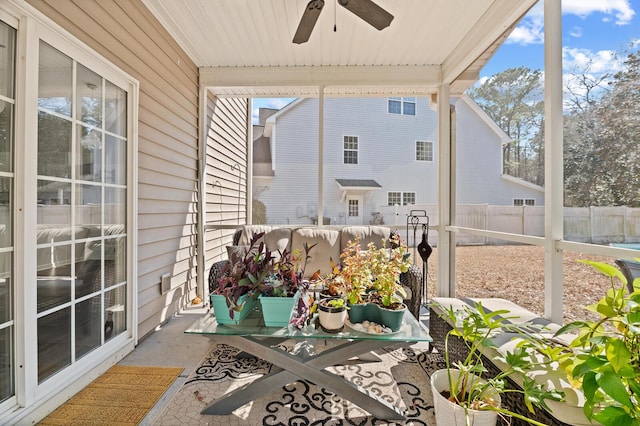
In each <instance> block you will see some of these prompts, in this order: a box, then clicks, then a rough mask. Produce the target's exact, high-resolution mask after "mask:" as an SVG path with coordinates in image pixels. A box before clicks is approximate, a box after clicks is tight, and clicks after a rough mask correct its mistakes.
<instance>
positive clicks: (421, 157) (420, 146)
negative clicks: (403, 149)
mask: <svg viewBox="0 0 640 426" xmlns="http://www.w3.org/2000/svg"><path fill="white" fill-rule="evenodd" d="M416 161H433V142H427V141H416Z"/></svg>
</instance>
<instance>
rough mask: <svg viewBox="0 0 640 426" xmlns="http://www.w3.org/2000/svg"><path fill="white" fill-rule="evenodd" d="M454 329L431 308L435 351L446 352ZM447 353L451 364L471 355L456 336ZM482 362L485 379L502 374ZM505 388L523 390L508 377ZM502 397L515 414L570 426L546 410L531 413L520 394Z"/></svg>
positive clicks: (518, 424) (520, 424) (523, 425)
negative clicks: (447, 339) (447, 338)
mask: <svg viewBox="0 0 640 426" xmlns="http://www.w3.org/2000/svg"><path fill="white" fill-rule="evenodd" d="M452 328H453V327H452V326H451V325H450V324H449V323H448V322H447V321H446V320H445V319H444V318H442V317H441V316H440V315H439V314H438V313H437V312H436V311H434V309H433V307H430V308H429V334H430V335H431V337H432V338H433V343H432V344H433V346H434V347H435V349H437V350H438V352H440V353H444V352H445V348H444V343H445V338H446V336H447V333H448V332H449V331H450V330H452ZM447 351H448V354H449V360H450V362H451V363H454V362H462V361H463V360H464V359H465V358H466V357H467V355H468V354H469V349H468V347H467V346H466V344H465V342H464V340H463V339H462V338H459V337H455V336H450V337H449V342H448V345H447ZM482 361H483V365H484V366H485V368H486V369H487V372H486V373H485V374H484V375H483V376H484V378H485V379H488V378H491V377H495V376H496V375H497V374H499V373H500V368H499V367H497V366H496V365H495V364H494V363H493V362H491V360H490V359H488V358H487V357H485V356H482ZM505 387H506V388H507V389H515V390H522V388H521V387H520V386H519V385H518V384H517V383H516V382H514V381H513V380H511V379H510V378H508V377H507V378H506V380H505ZM500 397H501V398H502V405H503V406H504V407H506V408H507V409H508V410H510V411H512V412H514V413H518V414H522V415H523V416H525V417H527V418H530V419H534V420H537V421H539V422H541V423H544V424H546V425H550V426H570V425H568V424H567V423H563V422H561V421H559V420H557V419H556V418H554V417H553V416H552V415H551V414H550V413H548V412H547V411H545V410H541V409H537V408H535V407H534V410H535V412H534V413H531V412H529V410H528V409H527V407H526V405H525V403H524V398H523V395H522V393H520V392H506V393H503V394H501V395H500ZM498 424H501V425H512V426H527V425H530V423H527V422H526V421H524V420H520V419H517V418H510V419H508V420H507V419H503V418H499V420H498Z"/></svg>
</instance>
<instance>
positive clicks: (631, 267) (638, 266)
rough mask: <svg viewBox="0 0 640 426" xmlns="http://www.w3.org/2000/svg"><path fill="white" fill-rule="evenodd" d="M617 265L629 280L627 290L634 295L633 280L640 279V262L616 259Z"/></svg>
mask: <svg viewBox="0 0 640 426" xmlns="http://www.w3.org/2000/svg"><path fill="white" fill-rule="evenodd" d="M615 262H616V265H618V268H620V271H622V275H624V277H625V278H626V279H627V289H628V290H629V293H633V280H635V279H636V278H640V262H636V261H633V260H627V259H616V261H615Z"/></svg>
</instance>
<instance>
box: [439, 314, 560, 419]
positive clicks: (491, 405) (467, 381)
mask: <svg viewBox="0 0 640 426" xmlns="http://www.w3.org/2000/svg"><path fill="white" fill-rule="evenodd" d="M508 314H509V311H508V310H496V311H487V310H485V309H484V307H483V306H482V303H479V302H478V303H476V304H475V306H473V307H471V306H465V308H464V309H462V310H456V309H454V307H452V306H451V307H449V308H448V309H445V311H444V312H443V313H442V315H441V316H442V317H443V318H445V319H446V320H448V322H449V323H451V324H455V325H456V326H455V327H454V328H453V329H452V330H450V331H449V332H448V333H447V335H446V336H445V354H444V355H445V364H446V369H447V375H448V379H449V394H448V395H444V396H445V397H447V398H448V399H449V401H451V402H453V403H455V404H458V405H460V406H461V407H462V408H464V409H465V413H468V410H471V409H473V410H491V411H495V412H497V413H498V414H499V415H507V416H512V417H516V418H518V419H520V420H524V421H526V422H528V423H531V424H534V425H542V423H540V422H538V421H536V420H533V419H529V418H527V417H525V416H523V415H521V414H519V413H516V412H513V411H510V410H508V409H506V408H503V407H500V406H498V404H496V403H495V400H494V397H493V396H494V395H496V394H498V395H499V394H502V393H506V392H520V393H522V394H523V397H524V402H525V404H526V406H527V408H528V410H529V411H530V412H532V413H533V412H534V411H533V407H534V406H536V407H541V408H544V409H546V410H548V411H550V409H549V407H548V406H547V404H546V402H545V400H546V399H551V400H555V401H560V400H562V397H563V394H562V392H559V391H557V390H553V389H545V388H544V387H543V386H542V385H540V384H538V383H536V382H535V381H534V380H533V379H531V378H529V377H528V376H527V372H528V371H532V370H536V369H540V368H543V367H545V366H548V364H549V363H550V362H551V360H550V358H548V357H546V356H544V357H533V356H531V355H530V354H531V353H535V352H539V351H540V350H541V349H543V350H544V345H543V344H542V343H541V342H540V341H537V340H536V337H535V335H532V334H531V333H530V332H529V330H530V329H531V328H532V327H534V328H535V326H534V325H532V324H529V323H525V324H514V323H512V322H511V321H509V320H510V319H513V318H514V317H508V316H507V315H508ZM504 332H507V333H516V335H517V336H518V337H519V338H520V339H521V340H520V341H519V342H518V343H517V344H516V347H515V348H514V350H513V352H507V354H506V355H505V356H496V357H495V358H494V359H495V360H499V361H501V362H502V363H504V364H506V367H505V368H502V369H501V371H500V373H499V374H497V375H495V376H494V377H491V378H487V379H486V380H483V381H481V380H478V377H479V376H482V375H483V374H484V373H486V372H487V368H486V367H485V366H484V363H483V358H482V354H483V351H486V349H489V348H493V347H495V344H494V343H493V341H492V339H491V338H492V337H493V336H494V335H495V334H496V333H504ZM451 337H456V338H460V339H462V341H463V342H464V345H465V346H466V348H467V349H468V352H467V355H466V357H465V358H464V359H463V360H462V361H460V362H450V359H449V340H450V338H451ZM454 370H458V371H459V374H457V375H456V374H453V372H454ZM514 374H519V375H521V377H522V381H523V389H522V390H518V389H510V388H507V387H506V383H505V381H506V379H507V378H508V377H509V376H511V375H514ZM467 420H469V415H468V414H467Z"/></svg>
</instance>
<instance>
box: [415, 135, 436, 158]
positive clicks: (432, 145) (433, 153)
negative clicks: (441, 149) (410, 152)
mask: <svg viewBox="0 0 640 426" xmlns="http://www.w3.org/2000/svg"><path fill="white" fill-rule="evenodd" d="M420 142H423V143H428V144H431V160H419V159H418V143H420ZM435 146H436V144H435V143H434V142H433V141H428V140H416V143H415V145H414V147H415V150H414V160H415V161H416V162H417V163H433V162H435V158H436V151H435Z"/></svg>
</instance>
